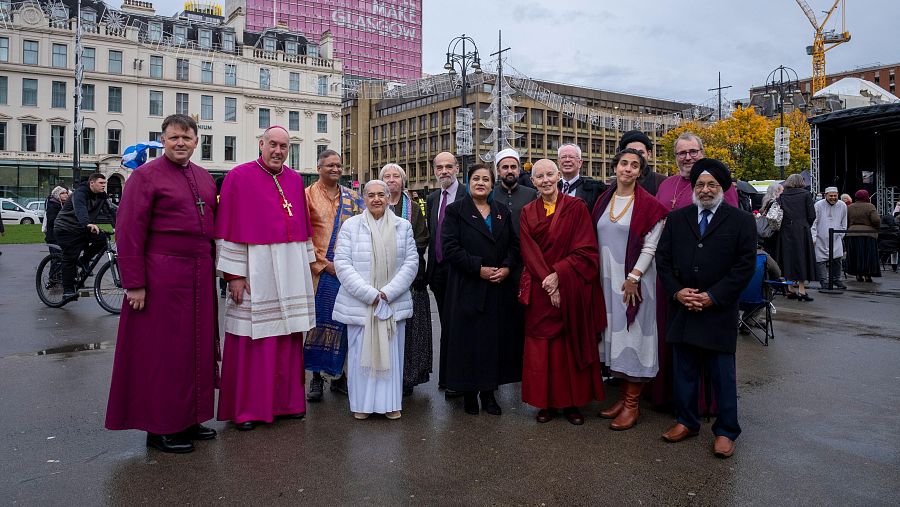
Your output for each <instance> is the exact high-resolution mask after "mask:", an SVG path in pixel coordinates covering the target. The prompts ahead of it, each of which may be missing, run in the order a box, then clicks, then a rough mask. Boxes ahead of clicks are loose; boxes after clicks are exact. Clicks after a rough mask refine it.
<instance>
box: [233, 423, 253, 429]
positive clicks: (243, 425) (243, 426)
mask: <svg viewBox="0 0 900 507" xmlns="http://www.w3.org/2000/svg"><path fill="white" fill-rule="evenodd" d="M255 427H256V423H255V422H253V421H245V422H242V423H234V429H236V430H240V431H250V430H252V429H253V428H255Z"/></svg>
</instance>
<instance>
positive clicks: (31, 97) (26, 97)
mask: <svg viewBox="0 0 900 507" xmlns="http://www.w3.org/2000/svg"><path fill="white" fill-rule="evenodd" d="M37 96H38V82H37V79H28V78H25V79H23V80H22V105H23V106H36V105H37Z"/></svg>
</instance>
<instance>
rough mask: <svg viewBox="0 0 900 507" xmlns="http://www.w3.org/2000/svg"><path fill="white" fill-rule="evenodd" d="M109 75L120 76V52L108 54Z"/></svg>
mask: <svg viewBox="0 0 900 507" xmlns="http://www.w3.org/2000/svg"><path fill="white" fill-rule="evenodd" d="M109 73H110V74H121V73H122V52H121V51H110V52H109Z"/></svg>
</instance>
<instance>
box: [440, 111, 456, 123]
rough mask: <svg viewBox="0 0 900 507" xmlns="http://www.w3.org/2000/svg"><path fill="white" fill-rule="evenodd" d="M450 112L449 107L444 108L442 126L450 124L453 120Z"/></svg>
mask: <svg viewBox="0 0 900 507" xmlns="http://www.w3.org/2000/svg"><path fill="white" fill-rule="evenodd" d="M450 113H451V112H450V110H449V109H444V110H443V111H441V126H443V127H449V126H450V123H451V122H452V121H453V120H452V116H451V114H450Z"/></svg>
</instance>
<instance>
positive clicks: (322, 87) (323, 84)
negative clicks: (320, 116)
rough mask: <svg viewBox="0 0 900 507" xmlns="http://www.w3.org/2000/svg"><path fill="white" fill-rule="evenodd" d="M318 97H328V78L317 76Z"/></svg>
mask: <svg viewBox="0 0 900 507" xmlns="http://www.w3.org/2000/svg"><path fill="white" fill-rule="evenodd" d="M318 92H319V95H322V96H325V95H328V76H319V82H318Z"/></svg>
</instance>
